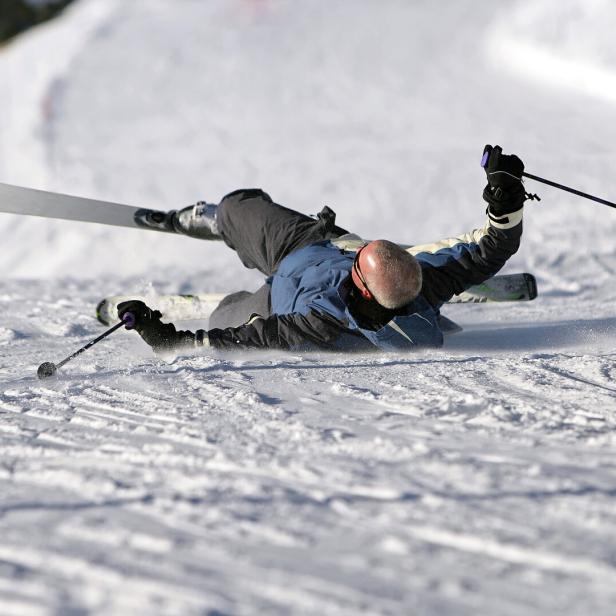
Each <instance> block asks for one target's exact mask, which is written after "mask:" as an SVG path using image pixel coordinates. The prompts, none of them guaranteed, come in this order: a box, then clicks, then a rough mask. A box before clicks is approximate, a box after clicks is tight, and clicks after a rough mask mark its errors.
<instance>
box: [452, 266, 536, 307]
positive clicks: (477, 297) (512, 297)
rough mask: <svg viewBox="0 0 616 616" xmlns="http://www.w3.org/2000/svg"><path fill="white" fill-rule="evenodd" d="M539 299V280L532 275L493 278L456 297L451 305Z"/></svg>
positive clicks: (523, 274)
mask: <svg viewBox="0 0 616 616" xmlns="http://www.w3.org/2000/svg"><path fill="white" fill-rule="evenodd" d="M536 297H537V280H536V279H535V277H534V276H533V275H532V274H529V273H526V272H525V273H521V274H504V275H500V276H498V275H497V276H493V277H492V278H489V279H488V280H486V281H485V282H482V283H481V284H478V285H475V286H474V287H470V288H468V289H467V290H466V291H464V292H462V293H460V295H454V296H453V297H452V298H451V299H450V300H449V302H448V303H449V304H468V303H478V304H482V303H485V302H519V301H530V300H533V299H535V298H536Z"/></svg>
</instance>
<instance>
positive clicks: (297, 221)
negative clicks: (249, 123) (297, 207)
mask: <svg viewBox="0 0 616 616" xmlns="http://www.w3.org/2000/svg"><path fill="white" fill-rule="evenodd" d="M335 219H336V214H335V213H334V212H333V211H332V210H330V209H329V208H328V207H324V208H323V210H322V211H321V212H320V213H319V214H318V215H317V219H314V218H310V217H309V216H306V215H305V214H300V213H299V212H295V211H294V210H290V209H288V208H286V207H283V206H281V205H278V204H277V203H274V202H273V201H272V199H271V198H270V196H269V195H268V194H267V193H265V192H263V191H262V190H259V189H248V190H237V191H235V192H232V193H231V194H229V195H227V196H226V197H225V198H224V199H223V200H222V201H221V202H220V205H219V206H218V213H217V217H216V222H217V225H218V232H219V233H220V236H221V237H222V239H223V240H224V242H225V244H227V246H229V248H233V250H235V251H236V252H237V254H238V256H239V258H240V260H241V261H242V263H243V264H244V265H245V266H246V267H248V268H251V269H258V270H259V271H260V272H261V273H263V274H265V275H266V276H271V275H272V274H274V273H275V272H276V270H277V269H278V266H279V265H280V262H281V261H282V260H283V259H284V258H285V257H286V256H287V255H289V254H291V253H292V252H293V251H294V250H298V249H299V248H303V247H304V246H308V245H309V244H312V243H313V242H318V241H320V240H324V239H333V238H336V237H339V236H341V235H344V234H345V233H348V232H347V231H345V230H344V229H341V228H340V227H337V226H336V224H335ZM254 315H259V316H261V317H264V318H267V317H269V316H270V315H271V296H270V285H269V284H267V283H266V284H264V285H263V286H262V287H261V288H260V289H258V290H257V291H255V292H254V293H251V292H249V291H239V292H237V293H231V294H230V295H227V296H226V297H225V298H224V299H223V300H222V301H221V302H220V304H219V305H218V306H217V308H216V310H214V312H213V313H212V315H211V316H210V322H209V327H210V329H214V328H218V329H224V328H226V327H239V326H240V325H243V324H244V323H247V322H248V321H249V320H250V319H251V318H252V317H253V316H254Z"/></svg>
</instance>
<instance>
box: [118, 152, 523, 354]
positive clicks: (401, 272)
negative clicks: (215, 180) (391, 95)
mask: <svg viewBox="0 0 616 616" xmlns="http://www.w3.org/2000/svg"><path fill="white" fill-rule="evenodd" d="M484 156H489V158H488V164H487V165H486V167H485V170H486V174H487V179H488V184H487V185H486V187H485V189H484V191H483V199H484V200H485V201H486V202H487V203H488V208H487V214H488V218H487V221H486V224H485V226H484V227H482V228H480V229H475V230H474V231H472V232H470V233H467V234H464V235H461V236H458V237H456V238H452V239H447V240H443V241H441V242H438V243H436V244H432V245H425V246H415V247H413V248H410V249H408V250H405V249H404V248H402V247H400V246H398V245H397V244H394V243H392V242H389V241H387V240H376V241H371V242H366V241H364V240H361V238H359V237H358V236H356V235H353V234H349V233H347V232H346V231H345V230H344V229H341V228H340V227H337V226H336V225H335V214H334V213H333V212H332V211H331V210H330V209H329V208H327V207H326V208H324V209H323V211H322V212H321V213H320V214H319V216H318V219H317V220H314V219H313V218H310V217H308V216H305V215H303V214H300V213H298V212H295V211H293V210H289V209H287V208H284V207H282V206H280V205H278V204H276V203H274V202H273V201H272V200H271V198H270V197H269V196H268V195H267V194H266V193H264V192H263V191H261V190H259V189H249V190H238V191H235V192H232V193H231V194H229V195H227V196H226V197H225V198H224V199H223V200H222V201H221V202H220V204H219V205H218V206H216V205H212V204H207V203H204V202H200V203H198V204H197V205H195V206H190V207H188V208H185V209H184V210H180V211H179V212H176V211H171V212H168V213H166V214H164V217H163V218H162V219H161V217H160V212H159V213H158V215H159V217H158V218H157V222H158V223H159V224H162V225H165V226H166V227H167V228H169V229H173V230H174V231H176V232H179V233H183V234H185V235H189V236H191V237H199V238H203V239H218V238H222V240H223V241H224V242H225V243H226V244H227V245H228V246H229V247H230V248H233V249H234V250H235V251H236V252H237V253H238V256H239V257H240V259H241V261H242V263H243V264H244V265H245V266H246V267H248V268H256V269H258V270H259V271H261V272H262V273H263V274H265V275H266V276H267V280H266V282H265V284H264V285H263V286H262V287H261V288H260V289H259V290H258V291H256V292H255V293H249V292H247V291H240V292H238V293H233V294H231V295H228V296H227V297H225V298H224V299H223V301H222V302H221V303H220V304H219V306H218V307H217V308H216V310H215V311H214V312H213V314H212V315H211V318H210V329H209V330H208V331H206V330H202V329H200V330H197V331H196V332H191V331H177V330H176V328H175V326H174V325H173V324H171V323H163V322H162V321H161V316H162V315H161V313H160V312H158V311H154V310H151V309H150V308H149V307H148V306H147V305H146V304H145V303H143V302H142V301H139V300H131V301H127V302H123V303H121V304H119V306H118V316H119V317H120V318H122V317H123V316H124V314H125V313H127V312H131V313H132V314H133V315H134V317H135V320H136V323H135V329H136V330H137V331H138V333H139V334H140V335H141V337H142V338H143V340H144V341H145V342H146V343H147V344H149V345H150V346H151V347H152V348H153V349H154V351H155V352H159V353H160V352H162V353H166V352H176V353H177V352H182V351H187V350H189V349H195V348H199V347H210V346H211V347H213V348H217V349H242V348H256V349H264V348H269V349H272V348H273V349H294V350H300V349H327V350H336V351H341V350H358V351H365V350H369V349H375V348H378V349H383V350H401V349H411V348H417V347H426V346H427V347H439V346H441V345H442V344H443V331H442V328H441V325H440V323H441V320H440V319H441V317H440V314H439V309H440V307H441V306H442V304H443V303H444V302H446V301H448V300H449V299H450V298H451V297H452V296H453V295H456V294H459V293H461V292H463V291H464V290H465V289H467V288H468V287H470V286H472V285H476V284H479V283H481V282H483V281H485V280H486V279H488V278H490V277H491V276H493V275H494V274H496V273H497V272H498V271H499V270H500V269H501V268H502V267H503V265H504V264H505V262H506V261H507V259H508V258H509V257H510V256H511V255H513V254H514V253H515V252H516V251H517V249H518V247H519V244H520V237H521V234H522V212H523V205H524V201H525V200H526V198H527V194H526V192H525V190H524V186H523V184H522V179H521V178H522V172H523V171H524V164H523V163H522V161H521V160H520V159H519V158H518V157H517V156H515V155H504V154H502V149H501V148H500V146H494V147H492V146H486V147H485V149H484ZM411 253H413V254H411Z"/></svg>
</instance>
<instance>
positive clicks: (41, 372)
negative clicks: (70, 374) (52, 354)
mask: <svg viewBox="0 0 616 616" xmlns="http://www.w3.org/2000/svg"><path fill="white" fill-rule="evenodd" d="M123 325H125V326H126V329H132V328H133V327H134V326H135V317H134V315H133V314H132V313H130V312H127V313H126V314H125V315H124V316H123V317H122V320H121V321H120V322H119V323H116V324H115V325H114V326H113V327H110V328H109V329H108V330H107V331H106V332H104V333H102V334H101V335H100V336H99V337H98V338H95V339H94V340H91V341H90V342H88V344H86V345H85V346H83V347H81V348H80V349H79V350H78V351H75V352H74V353H73V354H72V355H69V356H68V357H66V358H65V359H63V360H62V361H61V362H60V363H58V364H54V363H53V362H50V361H46V362H43V363H42V364H41V365H40V366H39V367H38V370H37V371H36V374H37V376H38V378H39V379H48V378H50V377H52V376H54V375H55V374H56V372H57V371H58V368H61V367H62V366H64V364H67V363H68V362H69V361H71V360H72V359H75V357H77V355H81V354H82V353H83V352H84V351H87V350H88V349H89V348H90V347H93V346H94V345H95V344H96V343H97V342H100V341H101V340H103V339H104V338H107V336H109V334H112V333H113V332H114V331H115V330H116V329H120V327H122V326H123Z"/></svg>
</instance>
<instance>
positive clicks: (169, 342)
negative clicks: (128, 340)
mask: <svg viewBox="0 0 616 616" xmlns="http://www.w3.org/2000/svg"><path fill="white" fill-rule="evenodd" d="M127 312H130V313H131V314H132V315H133V316H134V317H135V325H134V326H133V327H131V328H130V329H135V330H137V333H138V334H139V335H140V336H141V337H142V338H143V340H144V341H145V342H146V343H147V344H149V345H150V346H151V347H152V348H153V349H154V351H155V352H158V351H163V352H164V351H173V350H180V349H189V348H194V347H196V346H204V345H206V344H207V342H206V341H207V333H206V332H204V331H203V330H199V331H198V332H197V334H194V333H193V332H190V331H176V329H175V326H174V325H173V324H172V323H163V322H162V321H161V320H160V318H161V317H162V314H161V313H160V312H159V311H158V310H152V309H151V308H148V306H146V305H145V304H144V303H143V302H142V301H140V300H137V299H131V300H129V301H127V302H122V303H121V304H118V317H119V318H120V319H123V317H124V315H125V314H126V313H127Z"/></svg>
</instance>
